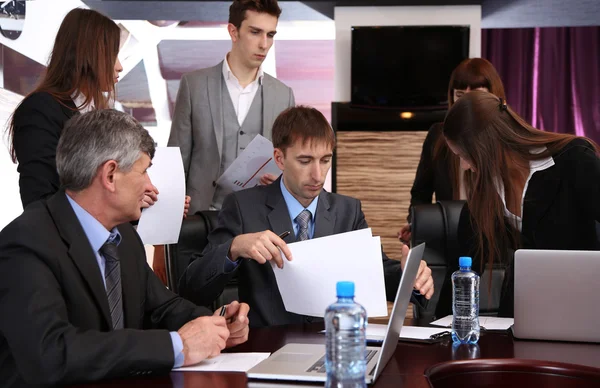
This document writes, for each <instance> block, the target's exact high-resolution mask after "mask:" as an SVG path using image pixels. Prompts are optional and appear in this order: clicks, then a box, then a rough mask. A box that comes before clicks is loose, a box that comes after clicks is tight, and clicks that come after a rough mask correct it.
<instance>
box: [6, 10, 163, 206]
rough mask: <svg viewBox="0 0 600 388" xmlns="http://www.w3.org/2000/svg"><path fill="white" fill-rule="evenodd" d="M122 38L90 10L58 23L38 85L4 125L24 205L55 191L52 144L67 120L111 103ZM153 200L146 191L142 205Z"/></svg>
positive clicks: (73, 13) (106, 20) (74, 12)
mask: <svg viewBox="0 0 600 388" xmlns="http://www.w3.org/2000/svg"><path fill="white" fill-rule="evenodd" d="M120 40H121V30H120V28H119V27H118V26H117V25H116V24H115V22H113V21H112V20H110V19H109V18H107V17H106V16H104V15H102V14H100V13H98V12H96V11H94V10H90V9H82V8H76V9H73V10H71V11H70V12H69V13H68V14H67V15H66V16H65V18H64V20H63V21H62V23H61V25H60V28H59V29H58V33H57V34H56V39H55V42H54V47H53V49H52V54H51V56H50V61H49V63H48V68H47V70H46V72H45V74H44V76H43V78H42V80H41V82H40V84H39V85H38V86H37V87H36V88H35V90H34V91H33V92H32V93H30V94H29V95H28V96H26V97H25V98H24V99H23V101H22V102H21V103H20V104H19V106H18V107H17V109H16V110H15V112H14V113H13V115H12V119H11V122H10V125H9V128H8V134H9V139H10V141H11V143H10V153H11V157H12V160H13V162H15V163H17V162H18V163H19V167H18V171H19V188H20V193H21V202H22V203H23V207H26V206H27V205H29V204H30V203H31V202H34V201H36V200H38V199H42V198H46V197H48V196H50V195H52V194H54V193H55V192H57V191H58V189H59V187H60V182H59V178H58V173H57V171H56V160H55V159H56V147H57V145H58V140H59V138H60V134H61V131H62V128H63V126H64V124H65V123H66V121H67V120H69V119H70V118H71V117H72V116H73V115H75V114H78V113H80V112H87V111H89V110H91V109H106V108H110V107H111V105H112V103H113V102H114V94H115V83H116V82H117V81H118V78H119V73H120V72H121V71H122V70H123V68H122V67H121V63H120V62H119V59H118V57H117V55H118V53H119V45H120ZM156 198H157V197H156V193H155V192H154V193H153V192H149V193H147V194H146V197H145V200H144V204H143V206H145V207H147V206H150V205H151V204H153V203H154V201H155V200H156Z"/></svg>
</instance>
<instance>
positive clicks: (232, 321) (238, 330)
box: [215, 301, 250, 348]
mask: <svg viewBox="0 0 600 388" xmlns="http://www.w3.org/2000/svg"><path fill="white" fill-rule="evenodd" d="M226 308H227V311H226V313H225V319H226V321H227V328H228V329H229V339H228V340H227V347H228V348H231V347H233V346H236V345H239V344H243V343H244V342H246V341H247V340H248V333H249V331H250V329H249V328H248V325H249V324H250V321H249V320H248V312H249V311H250V306H248V305H247V304H246V303H239V302H237V301H233V302H231V303H230V304H228V305H227V307H226ZM220 311H221V309H217V311H215V316H218V315H219V313H220Z"/></svg>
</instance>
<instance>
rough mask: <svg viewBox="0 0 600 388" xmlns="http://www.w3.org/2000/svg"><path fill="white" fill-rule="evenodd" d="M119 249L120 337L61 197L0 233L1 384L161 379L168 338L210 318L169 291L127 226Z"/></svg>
mask: <svg viewBox="0 0 600 388" xmlns="http://www.w3.org/2000/svg"><path fill="white" fill-rule="evenodd" d="M118 228H119V231H120V233H121V236H122V241H121V244H120V245H119V248H118V249H119V256H120V261H121V279H122V287H123V309H124V318H125V322H124V324H125V329H123V330H116V331H113V329H112V323H111V317H110V314H109V309H108V300H107V297H106V291H105V288H104V284H103V282H102V277H101V273H100V269H99V267H98V263H97V261H96V257H95V254H94V252H93V251H92V248H91V246H90V243H89V241H88V239H87V236H86V235H85V232H84V231H83V228H82V227H81V224H80V223H79V221H78V219H77V217H76V215H75V213H74V211H73V209H72V207H71V205H70V204H69V202H68V200H67V198H66V195H65V193H64V191H62V190H61V191H59V192H58V193H56V195H54V196H52V197H50V198H49V199H48V200H42V201H37V202H35V203H33V204H32V205H31V206H29V207H28V208H27V209H25V211H24V212H23V214H22V215H21V216H19V217H18V218H17V219H15V220H14V221H13V222H12V223H10V224H9V225H8V226H7V227H6V228H4V230H2V232H0V311H2V319H0V382H2V384H0V385H2V386H3V387H7V386H8V387H20V386H26V385H27V384H31V385H49V384H67V383H80V382H85V381H94V380H99V379H103V378H113V377H123V376H128V375H140V374H150V373H156V372H168V371H169V370H170V369H171V368H172V367H173V363H174V354H173V346H172V342H171V337H170V335H169V331H175V330H178V329H179V328H180V327H181V326H182V325H183V324H185V323H186V322H188V321H189V320H191V319H193V318H196V317H198V316H201V315H209V314H211V313H210V311H208V310H207V309H205V308H201V307H197V306H195V305H193V304H192V303H191V302H189V301H186V300H184V299H182V298H180V297H178V296H176V295H175V294H173V293H172V292H170V291H169V290H167V289H166V288H165V286H164V285H163V284H162V283H161V282H160V280H159V279H158V278H157V277H156V276H155V275H154V273H153V272H152V270H151V269H150V268H149V267H148V265H147V263H146V256H145V252H144V247H143V245H142V242H141V240H140V239H139V236H138V235H137V233H136V232H135V230H134V229H133V227H132V226H131V225H130V224H123V225H120V226H119V227H118Z"/></svg>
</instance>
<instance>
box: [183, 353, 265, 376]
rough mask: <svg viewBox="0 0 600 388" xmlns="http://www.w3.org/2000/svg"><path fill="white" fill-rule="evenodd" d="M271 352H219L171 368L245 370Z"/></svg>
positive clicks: (221, 370) (211, 370)
mask: <svg viewBox="0 0 600 388" xmlns="http://www.w3.org/2000/svg"><path fill="white" fill-rule="evenodd" d="M270 355H271V353H221V354H219V355H218V356H217V357H213V358H208V359H206V360H204V361H201V362H200V363H198V364H196V365H191V366H184V367H181V368H173V371H174V372H198V371H200V372H201V371H204V372H247V371H248V370H250V369H251V368H252V367H254V366H255V365H256V364H258V363H259V362H261V361H263V360H265V359H267V358H268V357H269V356H270Z"/></svg>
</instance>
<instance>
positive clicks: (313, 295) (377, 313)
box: [272, 226, 387, 317]
mask: <svg viewBox="0 0 600 388" xmlns="http://www.w3.org/2000/svg"><path fill="white" fill-rule="evenodd" d="M317 227H318V226H317ZM288 247H289V248H290V251H291V252H292V256H293V260H292V261H287V260H286V259H284V266H283V269H279V268H277V267H276V266H275V264H274V263H272V266H273V272H274V273H275V278H276V280H277V286H278V287H279V292H280V293H281V297H282V299H283V303H284V305H285V309H286V310H287V311H289V312H293V313H296V314H303V315H309V316H315V317H323V316H324V314H325V309H326V308H327V306H329V305H330V304H331V303H333V302H335V301H336V283H337V282H338V281H341V280H347V281H353V282H354V284H355V298H354V300H355V301H356V302H357V303H360V304H361V305H362V306H363V307H364V308H365V309H366V310H367V315H368V316H369V317H385V316H387V302H386V297H385V296H386V295H385V283H384V276H383V262H382V261H381V243H380V238H379V237H372V235H371V230H370V229H362V230H357V231H352V232H347V233H340V234H336V235H332V236H327V237H320V238H313V239H310V240H306V241H301V242H296V243H291V244H288Z"/></svg>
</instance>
